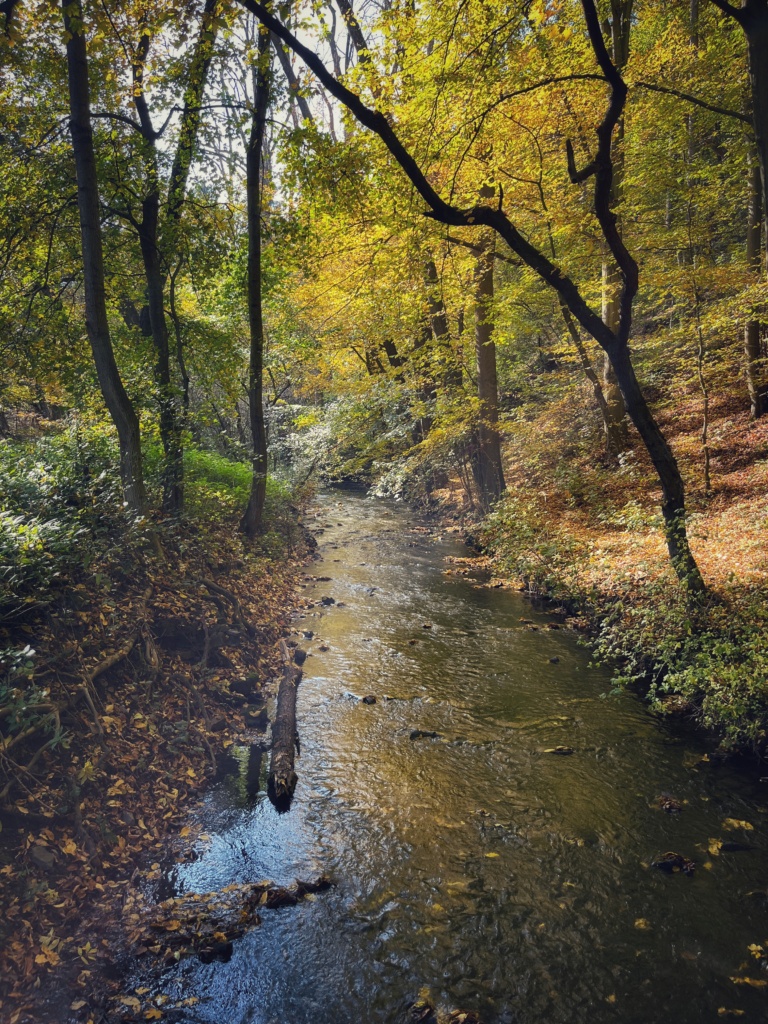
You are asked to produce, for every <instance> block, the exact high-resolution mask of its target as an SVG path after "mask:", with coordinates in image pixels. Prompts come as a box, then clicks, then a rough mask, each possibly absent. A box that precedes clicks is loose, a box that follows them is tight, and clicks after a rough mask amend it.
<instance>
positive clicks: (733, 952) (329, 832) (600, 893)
mask: <svg viewBox="0 0 768 1024" xmlns="http://www.w3.org/2000/svg"><path fill="white" fill-rule="evenodd" d="M317 508H318V510H319V511H318V524H319V526H320V528H321V530H322V533H321V535H320V537H319V541H320V548H319V550H320V556H321V559H320V561H318V562H317V563H315V565H314V566H313V568H312V572H313V573H314V574H315V575H316V576H317V577H326V579H325V580H323V581H322V582H312V583H310V584H309V585H308V587H307V589H306V591H305V594H306V596H307V598H308V600H309V602H310V603H311V604H313V605H314V606H313V607H311V608H308V609H306V610H305V611H304V612H303V615H302V616H300V617H299V618H297V620H296V624H295V625H296V630H297V636H298V637H300V638H301V642H302V645H303V646H305V647H307V649H308V651H309V653H310V655H311V656H310V657H309V658H308V660H307V662H306V664H305V676H304V681H303V682H302V684H301V687H300V690H299V725H300V731H301V739H302V752H301V758H300V760H299V761H298V764H297V769H298V772H299V785H298V788H297V791H296V797H295V800H294V803H293V806H292V808H291V811H290V813H288V814H284V815H278V814H277V813H276V812H275V810H274V808H272V806H271V805H270V804H269V802H268V800H267V799H266V796H265V794H264V784H265V772H266V761H267V758H266V757H265V756H264V755H263V753H262V751H261V750H260V749H256V748H252V749H250V750H249V749H248V748H241V749H236V750H234V751H233V753H232V757H233V759H234V760H233V767H234V768H235V771H234V772H233V773H232V774H231V775H230V776H229V777H228V778H227V779H225V780H224V781H223V782H222V783H221V784H220V785H218V786H217V787H215V788H214V789H213V790H212V791H211V793H210V794H209V797H208V799H207V802H206V805H205V808H204V811H203V824H204V828H205V832H206V833H207V835H208V836H209V837H210V838H209V839H207V840H206V841H205V842H204V843H201V844H200V847H199V850H198V855H197V857H196V859H195V860H194V861H192V862H191V863H186V864H180V865H176V866H175V868H174V871H173V878H172V884H173V885H174V887H175V889H176V890H177V891H179V892H189V891H200V892H203V891H210V890H212V889H220V888H223V887H224V886H226V885H228V884H230V883H233V882H248V881H257V880H260V879H262V878H271V879H273V880H274V881H275V882H277V883H290V882H291V881H293V880H294V879H295V878H297V877H298V878H306V877H314V876H316V875H320V874H327V875H330V876H331V877H332V878H333V879H334V880H335V881H336V882H337V888H336V889H334V890H333V891H332V892H331V893H328V894H326V895H323V896H321V897H318V898H317V899H315V900H314V901H311V902H308V903H306V904H302V905H301V906H298V907H294V908H291V909H285V910H282V911H275V912H271V913H265V914H264V919H263V924H262V926H261V927H260V928H258V929H256V930H255V931H253V932H251V933H249V934H248V935H246V936H245V937H244V938H243V939H241V940H240V941H238V942H236V943H235V948H234V955H233V956H232V959H231V960H230V961H229V962H228V963H224V964H219V963H216V964H210V965H204V964H202V963H200V962H198V961H196V960H187V961H184V962H182V963H181V964H180V965H179V966H178V967H175V968H173V969H172V970H170V971H169V972H168V973H167V974H166V975H165V976H164V977H163V980H162V991H163V992H165V993H166V994H167V995H168V996H170V997H171V998H172V999H182V998H189V997H193V998H197V999H198V1000H199V1001H198V1002H197V1004H196V1005H195V1007H194V1010H190V1011H189V1013H190V1014H192V1013H193V1014H194V1016H189V1017H185V1018H179V1017H177V1018H176V1019H184V1020H188V1021H189V1022H190V1024H191V1022H192V1021H196V1022H202V1021H205V1022H209V1021H210V1022H213V1021H216V1022H224V1021H226V1022H228V1024H237V1022H251V1024H278V1022H279V1024H310V1022H312V1024H317V1022H320V1021H322V1022H338V1024H347V1022H350V1024H351V1022H358V1021H366V1022H382V1024H383V1022H393V1021H397V1020H399V1019H400V1014H401V1012H402V1010H403V1008H404V1007H405V1006H406V1005H407V1004H408V1003H409V1002H410V1001H411V1000H412V999H414V998H415V997H416V995H417V994H418V992H419V991H420V990H422V989H425V988H426V989H428V990H429V992H430V996H431V998H432V999H433V1000H434V1002H436V1003H438V1004H440V1005H443V1006H446V1007H460V1008H462V1009H474V1010H477V1011H479V1013H480V1014H481V1016H482V1019H483V1020H484V1021H485V1022H486V1024H506V1022H520V1024H543V1022H547V1024H554V1022H562V1024H565V1022H568V1024H575V1022H582V1021H583V1022H590V1024H603V1022H614V1021H618V1020H620V1021H622V1022H623V1024H668V1022H670V1021H676V1022H678V1024H699V1022H701V1021H705V1020H713V1021H714V1020H716V1019H720V1017H719V1016H718V1011H719V1010H720V1011H723V1010H738V1009H742V1010H745V1011H747V1014H748V1016H747V1017H746V1018H745V1019H748V1020H758V1019H765V1014H766V1008H767V1007H768V989H761V988H759V987H754V986H752V985H749V984H736V983H734V981H733V980H731V979H732V978H733V977H737V976H739V977H744V976H749V977H750V978H751V979H752V981H758V982H759V981H762V980H764V979H765V980H768V973H766V972H763V971H762V970H761V964H760V963H759V962H757V961H756V960H755V959H751V958H750V954H749V951H748V946H749V945H750V944H751V943H759V942H761V941H763V940H764V939H765V938H766V932H767V931H768V926H766V924H765V908H766V903H765V899H764V897H763V896H761V895H760V894H759V891H762V890H764V888H765V885H766V867H767V865H766V857H765V852H766V845H767V837H766V823H765V809H764V808H763V807H762V805H761V798H762V790H761V788H760V784H759V783H751V782H750V781H749V780H746V779H744V778H742V777H740V776H738V775H737V774H736V773H735V772H733V771H731V770H730V769H728V768H725V767H719V768H715V767H713V766H712V765H710V764H708V763H706V761H702V759H701V758H702V754H703V749H702V750H698V749H696V746H695V743H693V744H692V743H691V742H689V743H688V744H687V745H683V744H681V743H680V742H679V741H678V740H677V738H676V737H674V736H673V734H672V733H670V732H669V731H668V730H667V729H666V728H665V727H663V726H662V725H660V724H659V723H657V722H656V721H655V720H654V719H652V718H651V717H650V716H649V715H648V714H647V713H645V711H644V710H643V708H642V706H641V705H640V704H639V702H637V701H636V700H635V699H634V698H633V697H631V696H629V695H623V696H618V697H616V696H605V694H606V691H608V690H609V688H610V686H609V677H608V674H607V673H606V672H605V671H603V670H598V669H593V668H591V667H590V666H589V660H588V656H587V655H586V653H585V652H584V651H583V650H582V649H581V648H579V646H578V644H577V641H576V639H575V637H573V636H572V635H570V634H569V633H567V632H566V631H563V630H550V629H548V628H546V626H547V623H548V622H549V621H551V617H548V616H547V615H546V614H544V613H542V612H536V611H532V610H531V606H530V605H529V604H527V603H526V602H524V600H523V599H522V598H521V597H520V596H518V595H515V594H510V593H509V592H506V591H497V590H492V589H488V588H485V587H478V586H477V585H476V584H475V582H473V581H472V580H471V579H466V578H462V577H460V576H456V575H446V574H445V572H444V570H445V569H446V564H447V563H446V561H445V559H446V557H447V556H456V555H458V556H461V555H463V554H466V551H465V549H463V548H460V547H459V546H458V545H457V544H456V543H455V542H454V541H452V540H449V539H441V538H437V539H435V538H428V537H427V536H426V535H425V532H424V531H423V526H422V525H421V524H420V523H419V522H418V520H417V519H415V518H414V517H413V516H411V515H410V514H409V513H408V512H407V511H406V510H403V509H400V508H396V507H394V506H391V505H388V504H386V503H384V502H377V501H372V500H368V499H365V498H363V497H362V496H361V495H356V494H346V495H343V496H340V495H338V494H327V495H324V496H321V498H320V499H319V502H318V506H317ZM328 577H330V579H327V578H328ZM323 597H328V598H330V597H332V598H333V599H334V601H335V602H336V603H335V604H332V605H328V604H326V605H324V604H322V603H321V602H322V598H323ZM521 618H527V619H532V620H534V624H538V625H539V626H540V627H541V628H539V629H538V630H532V629H531V628H530V627H529V626H527V625H526V624H523V623H521V621H520V620H521ZM305 632H306V633H311V634H312V636H311V638H309V639H307V638H305V637H304V636H303V635H302V634H304V633H305ZM552 659H557V660H556V661H554V662H553V660H552ZM366 695H375V696H376V698H377V700H376V703H375V704H366V703H364V702H362V700H361V699H360V698H362V697H363V696H366ZM557 748H565V750H564V751H563V752H561V753H560V754H558V753H555V752H553V751H556V750H557ZM565 751H571V753H569V754H568V756H563V754H564V753H565ZM662 794H669V796H670V797H672V798H673V800H674V801H675V802H677V803H679V805H680V806H681V808H682V810H680V812H679V813H665V811H664V810H662V808H661V807H660V805H659V797H660V796H661V795H662ZM739 822H741V823H744V822H748V823H749V824H750V825H751V826H753V827H752V829H751V830H747V829H746V828H744V827H743V825H738V823H739ZM715 840H722V841H723V842H724V843H725V845H724V846H723V847H721V848H718V846H717V842H713V841H715ZM729 842H730V843H733V844H734V846H735V847H741V846H747V847H749V849H746V850H738V851H737V850H736V849H734V848H733V847H731V848H730V851H729V846H728V843H729ZM667 851H675V852H679V853H681V854H682V855H684V856H685V857H686V858H690V859H692V860H693V861H695V862H696V870H695V872H694V874H693V876H692V877H687V876H685V875H684V874H681V873H673V874H666V873H664V872H663V871H660V870H655V869H654V868H653V867H651V865H652V863H653V862H654V861H655V860H657V859H658V858H660V857H661V856H662V855H663V854H664V853H665V852H667ZM711 851H714V852H711ZM756 891H758V892H757V893H756ZM750 960H751V966H750V967H749V968H748V969H745V967H744V964H745V963H746V962H747V961H750ZM721 1016H722V1012H721Z"/></svg>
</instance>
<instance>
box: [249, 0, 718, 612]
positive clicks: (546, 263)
mask: <svg viewBox="0 0 768 1024" xmlns="http://www.w3.org/2000/svg"><path fill="white" fill-rule="evenodd" d="M241 3H242V5H243V6H244V7H245V8H246V9H247V10H249V11H250V12H251V13H253V14H255V15H256V16H257V17H258V18H259V19H260V20H261V22H262V23H263V24H264V25H265V26H266V27H267V28H268V29H269V30H270V31H271V32H274V33H275V35H277V36H278V37H279V38H280V39H282V40H283V41H284V42H285V43H287V44H288V45H289V46H290V47H291V49H293V50H294V51H295V52H296V53H297V54H298V55H299V56H300V57H301V59H302V60H303V61H304V62H305V64H306V65H307V66H308V67H309V68H310V69H311V70H312V71H313V72H314V74H315V75H316V77H317V79H318V80H319V82H320V83H321V84H322V85H323V86H324V87H325V88H326V89H327V90H328V91H329V92H330V93H331V95H332V96H334V97H335V98H336V99H337V100H338V101H339V102H340V103H342V104H344V106H345V107H347V109H348V110H349V111H350V112H351V113H352V114H353V115H354V116H355V118H356V119H357V120H358V121H359V122H360V123H361V124H362V125H363V126H364V127H366V128H368V129H369V130H370V131H372V132H374V133H375V134H376V135H378V136H379V138H380V139H381V140H382V142H384V144H385V145H386V147H387V149H388V150H389V152H390V154H391V155H392V156H393V157H394V159H395V160H396V161H397V163H398V164H399V165H400V167H401V168H402V169H403V171H404V172H405V173H406V175H407V177H408V178H409V180H410V182H411V183H412V185H413V187H414V188H415V190H416V192H417V193H418V194H419V195H420V196H421V198H422V199H423V200H424V201H425V203H426V204H427V211H426V214H427V216H429V217H432V218H434V219H435V220H437V221H439V222H441V223H443V224H447V225H450V226H456V227H465V226H468V225H478V226H486V227H488V228H491V229H492V230H493V231H495V232H496V233H497V234H498V235H499V236H500V238H501V239H502V240H503V241H504V242H505V243H506V244H507V245H508V246H509V248H510V249H511V250H512V251H513V252H514V253H516V254H517V255H518V256H519V257H520V258H521V259H522V260H523V262H524V263H525V264H526V265H527V266H529V267H530V268H531V269H532V270H534V271H535V273H536V274H537V275H538V276H539V277H540V278H541V279H542V280H543V281H545V282H546V283H547V284H548V285H549V286H550V287H552V288H553V289H554V290H555V291H556V292H557V293H558V294H559V295H560V296H562V298H563V301H564V302H565V304H566V306H567V307H568V309H569V311H570V312H571V314H572V315H573V316H574V318H575V319H576V320H577V321H578V322H579V323H580V324H581V326H582V327H583V328H584V329H585V330H587V331H588V332H589V334H590V335H591V336H592V337H593V338H594V339H595V340H596V341H597V342H598V344H599V345H600V346H601V348H602V349H603V350H604V351H605V353H606V355H607V356H608V358H609V359H610V362H611V366H612V367H613V370H614V373H615V374H616V379H617V381H618V383H619V387H620V389H621V393H622V396H623V399H624V403H625V406H626V409H627V412H628V414H629V416H630V418H631V420H632V422H633V424H634V425H635V427H636V429H637V431H638V433H639V434H640V437H641V439H642V441H643V443H644V445H645V447H646V449H647V451H648V454H649V456H650V458H651V461H652V463H653V466H654V469H655V470H656V474H657V476H658V479H659V483H660V485H661V490H662V504H661V507H662V514H663V518H664V524H665V536H666V542H667V548H668V551H669V555H670V559H671V562H672V565H673V566H674V568H675V571H676V573H677V575H678V577H679V579H680V580H681V582H682V583H683V584H684V585H685V586H686V587H687V588H688V589H689V590H690V591H691V592H694V593H695V592H700V591H703V589H704V583H703V579H702V577H701V574H700V571H699V568H698V565H697V564H696V561H695V559H694V556H693V553H692V552H691V549H690V546H689V543H688V536H687V531H686V523H685V491H684V485H683V480H682V477H681V474H680V471H679V468H678V465H677V462H676V460H675V457H674V455H673V453H672V451H671V449H670V447H669V444H668V443H667V441H666V438H665V437H664V435H663V433H662V431H661V430H660V428H659V426H658V423H657V422H656V420H655V418H654V416H653V414H652V413H651V410H650V408H649V406H648V403H647V401H646V399H645V396H644V394H643V392H642V389H641V387H640V384H639V382H638V380H637V377H636V374H635V370H634V366H633V364H632V360H631V358H630V353H629V335H630V330H631V325H632V311H633V303H634V300H635V296H636V294H637V290H638V282H639V269H638V265H637V263H636V262H635V260H634V258H633V257H632V255H631V254H630V252H629V251H628V249H627V247H626V245H625V243H624V241H623V239H622V237H621V233H620V231H619V229H618V225H617V221H616V214H615V212H614V210H613V208H612V187H613V176H614V161H613V153H614V133H615V130H616V128H617V125H618V124H619V122H620V120H621V117H622V114H623V111H624V108H625V104H626V99H627V93H628V89H627V85H626V82H625V81H624V79H623V78H622V76H621V73H620V72H619V71H618V69H617V68H616V66H615V64H614V62H613V61H612V59H611V56H610V54H609V52H608V49H607V46H606V42H605V39H604V36H603V32H602V29H601V26H600V19H599V16H598V12H597V8H596V6H595V4H594V2H593V0H582V5H581V6H582V10H583V16H584V21H585V26H586V32H587V37H588V39H589V44H590V46H591V49H592V52H593V55H594V60H595V63H596V65H597V69H598V70H597V71H596V72H595V73H593V74H591V77H595V78H597V79H599V80H602V81H603V82H605V83H606V84H607V86H608V100H607V105H606V107H605V110H604V114H603V117H602V120H601V122H600V124H599V126H598V128H597V132H596V140H595V150H594V155H593V156H592V158H591V159H590V160H589V161H588V163H587V164H586V166H585V167H583V168H582V169H577V168H576V167H575V163H574V161H573V159H572V158H571V159H569V164H570V167H569V170H570V173H571V179H572V180H573V181H574V183H578V182H584V181H586V180H588V179H594V191H593V200H592V204H593V205H592V208H593V213H594V216H595V218H596V221H597V223H598V225H599V228H600V231H601V234H602V237H603V241H604V243H605V245H606V247H607V249H608V251H609V252H610V254H611V257H612V259H613V261H614V262H615V264H616V267H617V268H618V274H619V278H620V281H621V290H620V295H619V300H618V305H619V318H618V325H617V328H616V330H612V329H611V328H610V326H608V325H607V324H606V323H604V321H603V319H602V318H601V316H599V315H598V314H597V313H596V312H595V311H594V310H593V309H592V308H591V306H590V305H589V303H588V301H587V300H586V299H585V298H584V296H583V294H582V292H581V290H580V289H579V287H578V286H577V285H576V283H575V282H574V280H573V278H572V277H570V276H569V275H568V274H567V273H565V272H564V271H563V269H562V268H561V267H559V266H556V265H555V264H554V263H553V262H552V261H551V260H550V259H549V258H548V257H547V256H546V255H545V253H544V252H543V251H542V250H540V249H539V248H537V247H536V246H535V245H534V244H532V243H531V242H530V241H529V240H528V239H526V238H525V237H524V236H523V235H522V234H521V232H520V231H519V229H518V228H517V227H516V225H515V223H514V222H513V221H512V220H511V219H510V217H509V216H508V215H507V213H506V212H505V211H504V209H503V208H502V204H501V203H499V204H497V205H496V206H490V205H486V204H475V205H473V206H471V207H461V206H458V205H456V204H454V203H453V202H450V201H448V200H445V199H444V198H443V197H442V196H441V195H440V193H439V192H438V191H437V189H436V188H435V187H434V186H433V185H432V184H431V182H430V181H429V179H428V177H427V175H426V174H425V172H424V170H423V169H422V167H421V166H420V164H419V162H418V161H417V160H416V159H415V157H414V156H413V154H412V152H411V151H410V150H409V149H408V148H406V146H405V145H404V144H403V142H402V141H401V139H400V137H399V135H398V133H397V132H396V130H395V128H394V127H393V124H392V119H391V118H389V117H387V115H385V114H384V113H383V112H381V111H380V110H378V109H374V108H372V107H370V106H368V105H366V104H365V103H364V102H363V101H362V100H361V98H360V97H359V96H358V95H356V94H355V93H353V92H352V91H351V90H350V89H348V88H347V86H345V85H344V84H343V83H342V82H340V81H339V80H338V79H337V78H335V76H334V75H332V74H331V73H330V72H329V71H328V69H327V68H326V67H325V65H324V64H323V62H322V60H320V58H319V57H318V56H317V55H316V54H315V53H314V52H313V51H312V50H311V49H310V48H309V47H307V46H305V45H304V44H302V43H301V42H300V41H299V40H298V39H297V38H296V36H294V35H293V33H292V32H290V31H289V30H288V29H287V28H286V27H285V25H284V24H283V23H282V22H281V21H280V20H279V19H277V18H276V17H274V15H273V14H272V13H271V11H270V10H269V9H268V8H267V7H266V6H265V5H263V4H261V3H258V2H256V0H241Z"/></svg>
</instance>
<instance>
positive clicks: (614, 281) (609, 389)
mask: <svg viewBox="0 0 768 1024" xmlns="http://www.w3.org/2000/svg"><path fill="white" fill-rule="evenodd" d="M633 3H634V0H611V56H612V58H613V63H614V65H615V67H616V70H617V71H618V72H619V74H621V73H622V71H623V70H624V67H625V66H626V63H627V61H628V60H629V38H630V25H631V19H632V7H633ZM623 146H624V118H623V117H621V118H620V119H619V122H618V124H617V125H616V142H615V145H614V150H613V153H612V156H613V181H612V189H611V206H612V207H616V206H618V205H619V203H620V202H621V193H622V186H623V184H624V148H623ZM617 226H618V228H619V231H621V220H620V218H619V219H618V221H617ZM621 288H622V280H621V275H620V273H619V270H618V267H616V265H615V264H614V263H613V262H612V261H611V260H610V257H609V258H608V259H606V260H605V262H604V263H603V304H602V305H603V308H602V316H603V323H604V324H605V325H606V327H608V328H610V330H611V331H612V332H613V333H614V334H616V333H618V329H619V321H620V319H621V308H620V295H621ZM603 394H604V396H605V418H604V422H605V444H606V448H607V449H608V451H609V452H611V453H612V454H613V455H618V454H620V453H621V452H623V451H625V450H626V449H627V448H628V447H629V431H628V430H627V410H626V407H625V405H624V399H623V398H622V394H621V389H620V388H619V382H618V380H617V379H616V374H615V372H614V370H613V367H612V366H611V360H610V359H609V358H608V355H607V354H606V355H604V357H603Z"/></svg>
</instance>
